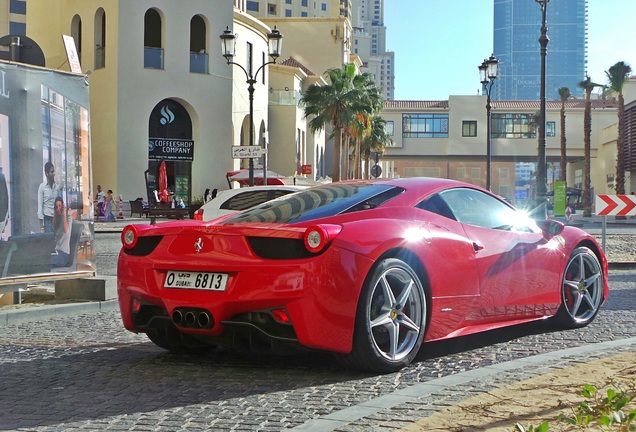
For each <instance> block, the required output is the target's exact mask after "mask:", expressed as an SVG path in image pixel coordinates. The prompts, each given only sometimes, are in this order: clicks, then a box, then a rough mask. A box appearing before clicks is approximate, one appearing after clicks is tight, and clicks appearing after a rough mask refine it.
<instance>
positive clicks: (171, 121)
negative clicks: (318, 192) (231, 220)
mask: <svg viewBox="0 0 636 432" xmlns="http://www.w3.org/2000/svg"><path fill="white" fill-rule="evenodd" d="M242 3H244V2H240V1H236V2H235V7H233V6H232V4H229V3H227V2H226V1H223V0H213V1H208V2H200V1H195V0H183V1H180V2H179V3H178V4H176V3H175V2H173V1H170V0H160V1H156V2H153V3H152V6H151V5H150V4H149V3H148V2H141V1H140V2H127V1H118V0H103V1H97V2H84V1H81V0H77V1H47V2H31V3H29V10H28V16H27V25H28V29H29V35H30V37H31V38H33V39H34V40H37V41H38V42H39V43H40V45H41V47H42V49H43V51H44V53H45V57H46V61H47V66H48V67H54V68H59V69H68V64H66V54H65V51H64V47H63V44H62V37H61V36H62V35H63V34H68V35H72V36H73V37H74V38H75V43H76V45H77V49H78V52H79V56H80V61H81V64H82V69H83V71H84V72H85V73H86V74H87V76H88V79H89V80H90V88H91V140H92V163H93V167H94V170H93V172H94V179H93V183H94V184H102V185H103V186H104V188H108V189H113V190H114V191H115V194H122V195H123V196H124V199H134V198H136V197H138V196H139V197H144V198H145V197H146V196H147V195H150V194H151V190H152V189H153V188H156V187H157V186H156V176H157V170H158V164H159V162H160V161H161V160H164V161H166V165H167V173H168V183H169V188H174V192H175V194H176V195H177V196H178V197H181V198H183V199H184V201H185V202H186V204H187V203H188V202H189V200H191V198H192V197H195V196H200V195H202V194H203V191H204V189H205V188H218V189H224V188H227V187H228V183H227V179H226V172H228V171H232V170H236V169H239V168H240V167H241V166H243V167H246V166H247V160H245V159H243V160H239V159H233V158H232V153H231V146H232V145H247V144H249V142H250V140H249V95H248V85H247V84H246V81H247V75H246V73H247V72H249V73H251V74H253V75H254V74H256V75H254V78H255V81H256V82H255V84H254V87H255V90H254V101H253V108H254V110H253V114H254V125H255V141H254V142H255V143H256V144H262V143H263V142H264V141H265V140H267V139H268V140H269V141H270V153H269V154H270V158H269V159H270V160H271V161H273V163H274V166H275V168H276V169H277V170H278V171H279V172H280V174H283V175H294V173H296V170H297V167H298V166H299V165H304V164H312V165H313V164H315V163H316V162H315V159H316V158H318V157H323V155H324V135H320V134H318V135H317V137H314V136H311V137H308V136H307V135H308V134H307V132H306V126H305V123H306V121H305V120H304V119H302V118H301V116H300V115H299V109H298V107H297V100H298V97H299V95H300V93H301V92H302V89H303V86H306V85H309V84H310V83H313V82H317V81H320V78H319V77H317V76H314V75H312V74H311V73H309V74H308V73H307V70H308V69H307V68H305V67H304V66H303V67H301V66H302V65H301V64H300V63H299V64H297V65H293V66H276V65H271V66H266V67H264V68H262V69H260V70H259V67H260V66H261V65H262V64H263V63H265V62H267V61H270V60H271V59H270V58H269V57H268V46H267V34H268V33H269V32H270V31H271V28H272V27H273V25H272V27H269V26H268V25H267V24H265V23H263V22H262V21H260V20H258V19H256V18H254V17H252V16H250V15H249V14H247V13H246V12H245V10H244V6H245V5H243V4H242ZM227 27H229V28H230V29H231V31H232V32H233V33H235V34H237V35H238V37H237V40H236V55H235V57H234V58H233V61H234V62H236V63H237V64H238V65H240V66H242V67H243V68H245V70H246V72H244V70H243V68H241V67H239V66H233V65H228V64H226V61H225V59H224V58H223V56H222V54H221V49H220V41H219V35H220V34H221V33H222V32H223V31H224V30H225V29H226V28H227ZM284 36H285V35H284ZM316 37H317V36H316ZM288 40H293V38H285V42H287V41H288ZM290 45H292V46H293V43H292V44H290ZM288 52H291V51H288ZM289 55H290V54H288V56H289ZM285 58H286V57H285V45H283V55H282V56H281V57H280V58H279V60H284V59H285ZM337 58H338V59H341V58H342V54H340V55H339V56H338V57H337ZM250 63H251V64H250ZM324 64H327V63H324ZM339 65H340V62H336V63H333V64H331V65H330V66H339ZM321 67H322V66H321ZM257 70H259V72H258V73H257V72H256V71H257ZM272 70H277V71H279V72H278V73H279V74H280V76H279V77H277V78H276V79H274V78H272V76H270V74H271V71H272ZM310 75H311V76H310ZM285 89H289V91H288V90H285ZM287 91H288V92H289V95H288V96H291V99H289V98H288V99H285V98H284V97H282V95H283V93H284V92H287ZM274 95H278V96H280V97H279V98H278V100H276V99H275V98H274V97H273V96H274ZM270 97H271V99H272V106H271V108H270V104H269V103H268V101H269V100H270ZM290 103H293V105H285V104H290ZM282 106H287V107H288V108H289V107H290V106H293V110H294V111H295V113H294V115H293V116H290V115H288V113H285V114H280V113H279V111H282V110H281V107H282ZM270 111H271V112H272V113H273V115H274V117H276V115H277V114H279V115H281V116H282V118H278V119H275V120H273V121H272V122H271V123H272V124H274V125H275V126H276V127H275V130H274V131H271V130H270V127H269V126H268V125H270V119H269V114H270ZM283 128H284V130H285V132H283ZM287 131H289V133H287ZM269 132H272V133H271V134H270V133H269ZM321 137H322V140H323V142H322V143H321V142H320V139H321ZM314 146H320V148H319V149H318V150H315V149H314ZM288 148H291V149H296V150H297V151H296V152H294V151H293V150H292V151H289V152H288V151H287V149H288ZM283 150H284V151H283ZM283 154H284V155H287V154H291V155H292V156H291V157H283ZM255 162H256V166H258V165H259V163H262V162H263V161H261V160H256V161H255ZM323 171H324V168H323ZM147 180H149V181H150V184H149V186H148V187H149V190H146V183H147Z"/></svg>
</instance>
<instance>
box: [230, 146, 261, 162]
mask: <svg viewBox="0 0 636 432" xmlns="http://www.w3.org/2000/svg"><path fill="white" fill-rule="evenodd" d="M265 153H267V151H266V150H265V149H264V148H263V147H261V146H232V158H233V159H251V158H259V157H261V156H263V155H264V154H265Z"/></svg>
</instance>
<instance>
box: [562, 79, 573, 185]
mask: <svg viewBox="0 0 636 432" xmlns="http://www.w3.org/2000/svg"><path fill="white" fill-rule="evenodd" d="M570 97H572V93H570V89H569V88H567V87H560V88H559V98H560V99H561V172H560V173H559V180H560V181H566V177H567V176H566V175H565V174H566V171H565V170H566V168H567V159H566V149H567V141H566V138H565V103H566V102H567V100H568V99H569V98H570Z"/></svg>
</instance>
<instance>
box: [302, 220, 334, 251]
mask: <svg viewBox="0 0 636 432" xmlns="http://www.w3.org/2000/svg"><path fill="white" fill-rule="evenodd" d="M341 229H342V227H341V226H340V225H314V226H312V227H309V228H307V231H305V235H304V236H303V240H304V241H305V248H307V250H308V251H309V252H311V253H320V252H322V251H323V250H325V249H326V248H327V246H328V245H329V243H330V242H331V241H332V240H333V239H334V238H335V237H336V236H337V235H338V233H339V232H340V230H341Z"/></svg>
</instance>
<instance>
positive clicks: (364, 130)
mask: <svg viewBox="0 0 636 432" xmlns="http://www.w3.org/2000/svg"><path fill="white" fill-rule="evenodd" d="M370 133H371V117H370V116H368V115H366V114H363V113H358V114H357V115H356V118H355V120H354V121H353V122H352V123H351V136H352V137H353V138H354V140H355V150H354V165H353V178H356V179H359V178H361V176H360V171H361V170H362V169H361V168H362V155H361V154H360V142H361V141H362V140H364V139H366V138H367V137H368V136H369V134H370Z"/></svg>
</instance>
